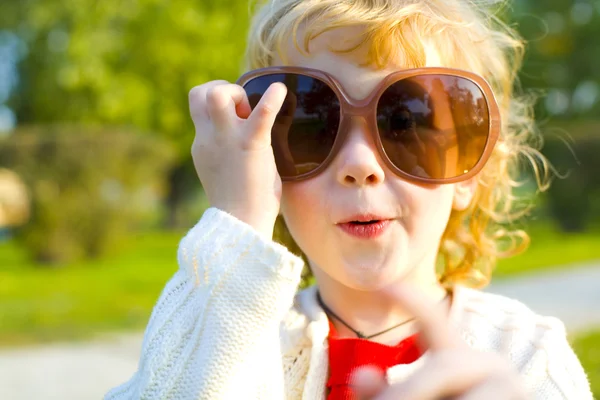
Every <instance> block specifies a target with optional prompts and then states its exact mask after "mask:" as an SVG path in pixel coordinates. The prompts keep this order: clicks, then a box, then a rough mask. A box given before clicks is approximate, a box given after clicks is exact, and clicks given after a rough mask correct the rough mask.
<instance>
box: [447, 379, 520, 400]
mask: <svg viewBox="0 0 600 400" xmlns="http://www.w3.org/2000/svg"><path fill="white" fill-rule="evenodd" d="M526 398H527V393H526V392H525V389H524V388H523V385H522V384H521V382H519V381H517V380H516V379H510V380H506V379H495V378H490V379H486V380H485V381H483V382H482V383H480V384H479V385H476V386H475V387H474V388H472V389H471V390H469V391H468V393H465V394H464V395H462V396H460V397H458V400H480V399H486V400H525V399H526Z"/></svg>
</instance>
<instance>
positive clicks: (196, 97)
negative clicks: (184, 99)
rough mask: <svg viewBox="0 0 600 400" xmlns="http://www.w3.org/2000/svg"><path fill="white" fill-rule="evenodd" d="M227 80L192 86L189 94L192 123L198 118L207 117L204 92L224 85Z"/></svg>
mask: <svg viewBox="0 0 600 400" xmlns="http://www.w3.org/2000/svg"><path fill="white" fill-rule="evenodd" d="M228 83H229V82H227V81H223V80H219V81H211V82H207V83H205V84H202V85H199V86H194V87H193V88H192V89H191V90H190V92H189V94H188V100H189V103H190V104H189V106H190V115H191V117H192V120H193V121H194V123H195V122H196V121H197V120H199V119H208V118H209V116H208V109H207V108H206V93H207V92H208V91H209V90H210V89H212V88H213V87H215V86H218V85H226V84H228Z"/></svg>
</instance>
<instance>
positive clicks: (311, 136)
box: [244, 73, 340, 178]
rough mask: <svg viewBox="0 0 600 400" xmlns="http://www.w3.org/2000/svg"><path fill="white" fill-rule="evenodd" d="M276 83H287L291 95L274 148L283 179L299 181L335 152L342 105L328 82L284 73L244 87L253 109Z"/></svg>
mask: <svg viewBox="0 0 600 400" xmlns="http://www.w3.org/2000/svg"><path fill="white" fill-rule="evenodd" d="M275 82H282V83H284V84H285V85H286V87H287V89H288V93H287V96H286V98H285V101H284V104H283V106H282V108H281V110H280V111H279V113H278V114H277V118H276V120H275V124H274V125H273V130H272V132H271V144H272V147H273V153H274V155H275V163H276V165H277V170H278V172H279V174H280V175H281V177H282V178H284V177H295V176H298V175H302V174H305V173H307V172H310V171H313V170H314V169H316V168H317V167H318V166H319V165H321V164H322V163H323V161H325V159H326V158H327V156H328V155H329V153H330V152H331V149H332V147H333V143H334V141H335V137H336V135H337V131H338V127H339V123H340V103H339V100H338V98H337V96H336V94H335V92H334V91H333V90H332V89H331V88H330V87H329V86H328V85H327V84H326V83H325V82H323V81H321V80H319V79H316V78H312V77H309V76H304V75H299V74H292V73H284V74H271V75H263V76H259V77H257V78H254V79H252V80H250V81H249V82H248V83H246V84H245V85H244V89H245V91H246V93H247V95H248V99H249V101H250V107H251V108H252V109H254V107H255V106H256V104H257V103H258V102H259V100H260V98H261V97H262V96H263V94H264V93H265V91H266V90H267V89H268V88H269V86H270V85H271V84H273V83H275Z"/></svg>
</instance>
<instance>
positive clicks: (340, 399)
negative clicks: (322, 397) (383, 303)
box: [327, 321, 421, 400]
mask: <svg viewBox="0 0 600 400" xmlns="http://www.w3.org/2000/svg"><path fill="white" fill-rule="evenodd" d="M327 339H328V342H329V380H328V381H327V389H328V392H329V395H328V396H327V400H354V398H355V397H354V395H353V393H352V390H351V388H350V386H349V385H350V378H351V376H352V372H353V371H354V370H355V369H356V368H358V367H362V366H365V365H372V366H375V367H378V368H379V369H381V371H382V372H383V373H385V372H386V371H387V369H388V368H390V367H392V366H394V365H397V364H410V363H412V362H414V361H416V360H418V359H419V357H421V350H420V349H419V347H418V346H417V334H414V335H412V336H409V337H408V338H406V339H404V340H402V341H401V342H400V343H398V344H397V345H395V346H388V345H385V344H380V343H375V342H371V341H369V340H367V339H359V338H339V337H338V334H337V331H336V330H335V328H334V327H333V324H332V323H331V321H330V322H329V337H328V338H327Z"/></svg>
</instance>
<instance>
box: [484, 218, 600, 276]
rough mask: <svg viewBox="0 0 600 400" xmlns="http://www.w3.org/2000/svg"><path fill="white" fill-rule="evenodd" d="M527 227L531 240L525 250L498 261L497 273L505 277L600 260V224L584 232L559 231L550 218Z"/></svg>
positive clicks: (495, 273)
mask: <svg viewBox="0 0 600 400" xmlns="http://www.w3.org/2000/svg"><path fill="white" fill-rule="evenodd" d="M526 231H527V232H528V233H529V234H530V237H531V244H530V246H529V248H528V249H527V250H526V251H525V252H524V253H522V254H520V255H518V256H514V257H511V258H507V259H502V260H500V261H499V262H498V266H497V268H496V270H495V271H494V277H498V278H505V277H513V276H517V275H519V274H525V273H532V272H536V271H539V270H549V269H553V268H564V267H565V266H568V265H570V264H571V265H572V264H578V263H583V262H588V261H593V260H598V261H600V246H599V245H598V244H599V243H600V227H598V226H594V227H592V228H590V229H589V230H588V231H587V232H583V233H563V232H560V231H559V230H558V229H557V228H556V227H555V226H554V225H553V224H552V222H551V221H547V220H545V221H536V222H535V223H533V224H531V225H530V226H529V227H526Z"/></svg>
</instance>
